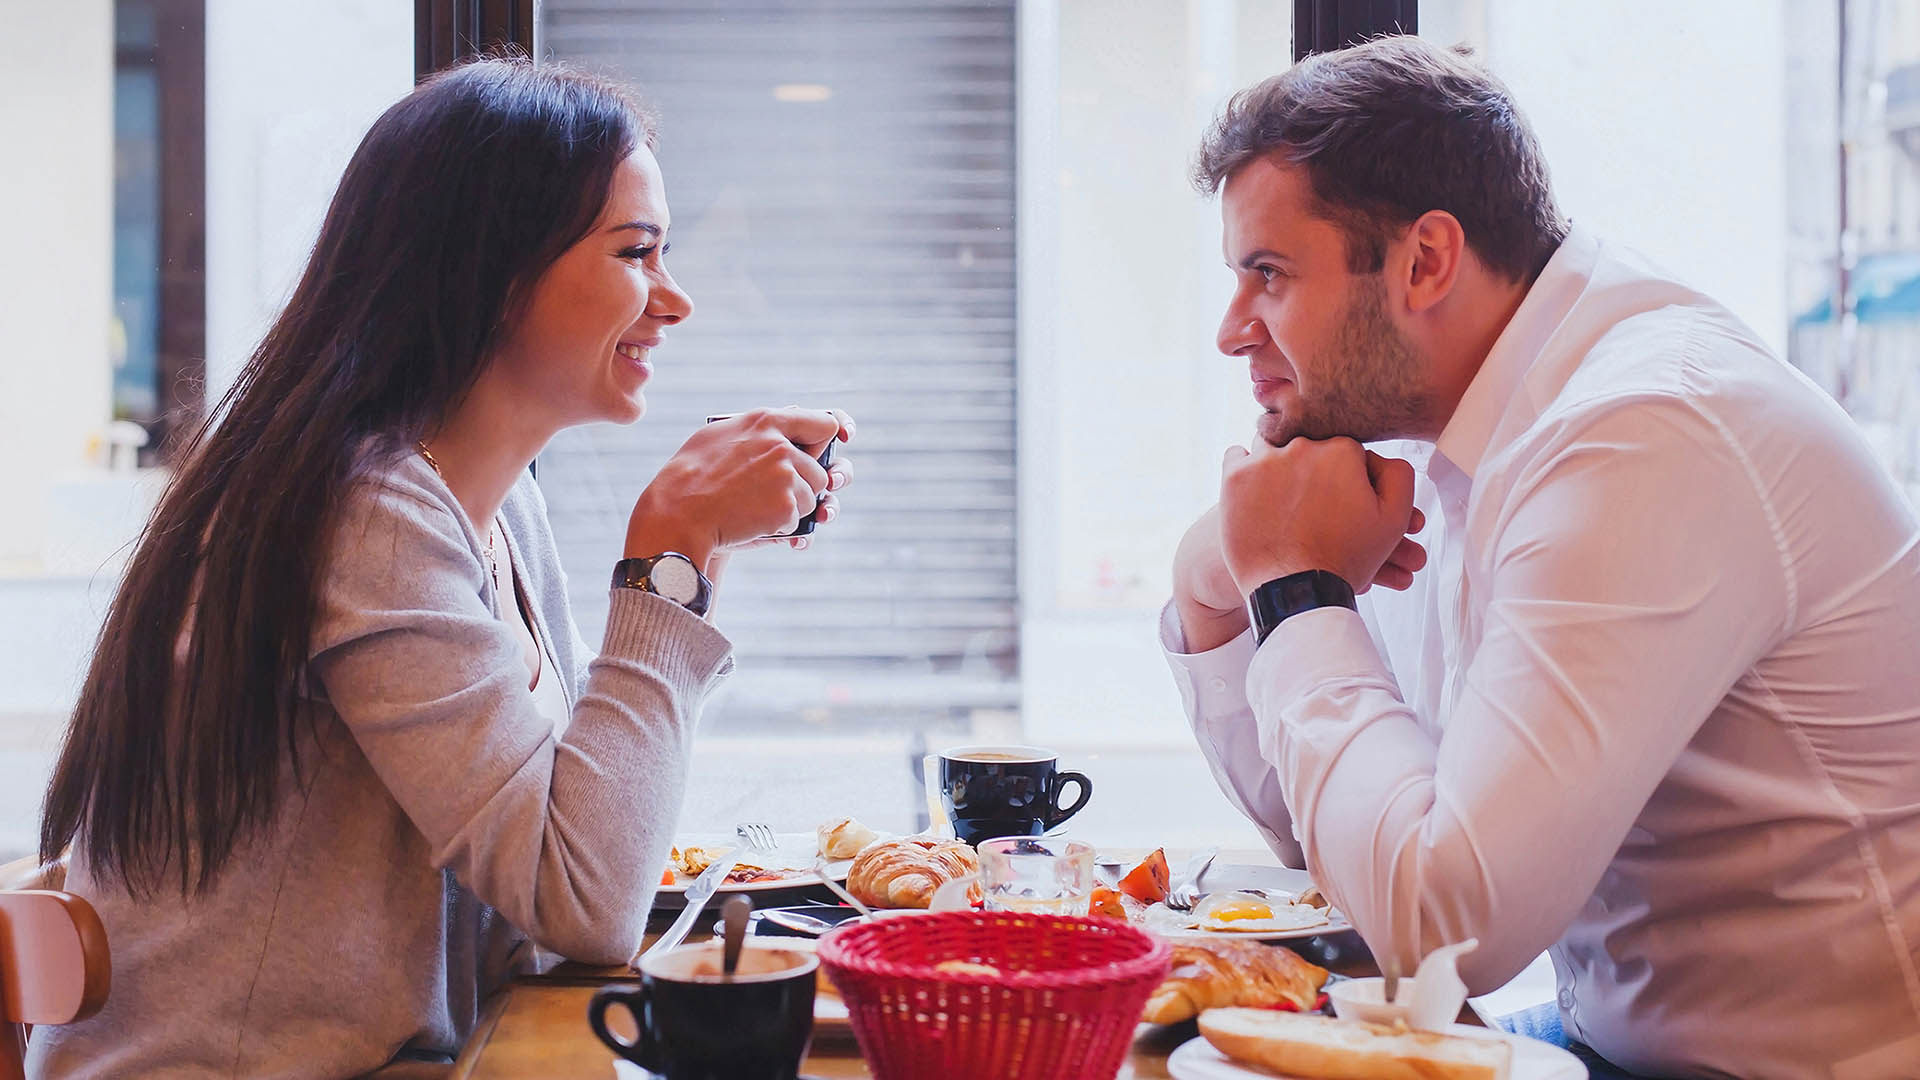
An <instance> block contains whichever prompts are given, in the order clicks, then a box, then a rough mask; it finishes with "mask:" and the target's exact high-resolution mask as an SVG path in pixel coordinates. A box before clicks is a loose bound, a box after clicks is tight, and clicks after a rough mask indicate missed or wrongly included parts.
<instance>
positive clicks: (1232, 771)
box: [1161, 230, 1920, 1080]
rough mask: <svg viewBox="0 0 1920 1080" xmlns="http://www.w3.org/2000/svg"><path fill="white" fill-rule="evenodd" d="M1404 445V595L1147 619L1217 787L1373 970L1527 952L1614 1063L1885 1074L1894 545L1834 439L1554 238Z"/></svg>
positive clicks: (1905, 938)
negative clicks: (1199, 644) (1308, 607)
mask: <svg viewBox="0 0 1920 1080" xmlns="http://www.w3.org/2000/svg"><path fill="white" fill-rule="evenodd" d="M1404 456H1408V457H1409V458H1411V459H1412V460H1413V462H1414V464H1415V466H1416V471H1417V472H1418V473H1419V480H1418V495H1417V501H1418V504H1419V505H1420V506H1421V508H1422V509H1423V510H1424V511H1425V512H1426V515H1427V521H1428V523H1429V524H1428V526H1427V528H1426V531H1425V533H1424V534H1423V535H1422V536H1421V537H1420V539H1421V540H1422V541H1423V542H1425V543H1427V544H1428V545H1429V548H1430V555H1431V557H1432V558H1431V562H1430V564H1429V566H1428V568H1427V569H1426V570H1425V571H1423V572H1422V573H1420V574H1418V575H1416V584H1415V586H1414V587H1413V588H1412V589H1410V590H1408V591H1407V592H1405V593H1392V592H1388V591H1386V590H1380V589H1376V590H1373V591H1372V592H1370V593H1369V594H1367V595H1366V596H1365V597H1363V598H1362V612H1361V613H1360V614H1356V613H1354V612H1350V611H1347V610H1346V609H1344V608H1327V609H1321V610H1317V611H1312V612H1307V613H1304V614H1302V615H1298V616H1295V617H1293V618H1291V619H1288V620H1287V621H1285V622H1283V623H1282V624H1281V625H1280V626H1279V628H1278V629H1276V630H1275V631H1274V633H1273V634H1272V636H1271V637H1269V638H1268V639H1267V641H1266V643H1265V644H1264V645H1263V646H1261V647H1260V648H1259V650H1258V652H1257V653H1256V652H1255V650H1254V646H1253V641H1252V635H1251V633H1248V634H1245V635H1242V636H1241V637H1240V638H1239V639H1238V640H1236V641H1233V642H1230V643H1228V644H1226V645H1223V646H1221V647H1220V648H1218V649H1215V650H1212V651H1211V652H1207V653H1201V654H1193V655H1183V654H1184V652H1185V647H1184V639H1183V637H1182V635H1181V632H1180V627H1179V623H1178V620H1177V618H1176V617H1175V616H1174V614H1173V612H1172V609H1171V607H1169V608H1168V609H1167V611H1166V612H1164V613H1163V615H1162V620H1161V633H1162V638H1163V643H1164V644H1165V645H1166V646H1167V649H1168V659H1169V662H1170V664H1171V665H1172V667H1173V670H1174V674H1175V678H1176V681H1177V682H1179V684H1180V687H1181V692H1182V696H1183V698H1184V700H1185V701H1186V704H1187V706H1188V712H1189V714H1190V716H1191V717H1192V720H1193V724H1194V731H1195V733H1196V735H1197V737H1198V741H1199V744H1200V747H1201V749H1202V752H1203V753H1204V754H1205V755H1206V756H1207V759H1208V761H1209V762H1210V763H1211V765H1212V767H1213V770H1214V775H1215V776H1216V778H1217V779H1218V780H1219V781H1220V783H1221V786H1222V788H1223V789H1224V790H1225V791H1226V793H1227V795H1228V797H1229V799H1231V800H1232V801H1233V802H1234V803H1235V805H1237V806H1238V807H1239V808H1240V809H1241V810H1242V811H1243V812H1245V813H1246V814H1247V815H1248V816H1249V817H1250V818H1252V819H1253V820H1254V821H1255V822H1256V823H1258V824H1259V825H1260V827H1261V828H1262V830H1263V832H1265V834H1266V835H1267V837H1268V839H1269V841H1270V842H1271V843H1272V844H1273V846H1274V849H1275V851H1276V852H1277V853H1279V854H1280V855H1281V856H1282V857H1283V858H1295V859H1297V858H1298V857H1299V856H1300V855H1301V854H1303V853H1304V856H1305V859H1306V863H1307V865H1310V866H1311V867H1312V868H1313V871H1314V876H1315V878H1316V879H1317V880H1318V881H1319V883H1320V885H1321V887H1322V888H1323V889H1324V890H1325V891H1326V893H1327V895H1328V896H1329V897H1331V898H1332V899H1333V901H1334V902H1335V903H1336V904H1337V905H1338V906H1339V907H1340V908H1341V909H1342V910H1344V911H1345V912H1346V913H1347V914H1348V915H1349V917H1351V918H1352V920H1353V922H1354V924H1355V926H1356V927H1357V928H1358V929H1359V930H1360V932H1361V933H1362V934H1363V935H1364V936H1365V938H1366V939H1367V941H1368V942H1369V943H1370V944H1371V945H1372V946H1373V947H1374V949H1375V951H1376V952H1378V953H1380V954H1382V955H1387V954H1393V955H1397V956H1398V957H1399V960H1400V964H1401V967H1402V970H1403V971H1407V972H1411V970H1412V968H1413V966H1414V965H1415V964H1416V962H1417V961H1418V958H1419V957H1420V956H1422V955H1424V954H1425V953H1427V952H1428V951H1430V950H1432V949H1433V948H1435V947H1437V946H1439V945H1443V944H1446V943H1449V942H1456V941H1460V940H1463V939H1465V938H1469V937H1472V938H1478V939H1479V940H1480V947H1479V950H1478V951H1477V952H1476V953H1474V954H1473V955H1471V956H1468V957H1467V958H1465V959H1464V960H1463V961H1462V964H1461V971H1462V974H1463V975H1464V976H1465V978H1466V980H1467V982H1468V984H1469V986H1471V987H1472V988H1473V989H1474V991H1475V992H1476V993H1484V992H1486V991H1488V990H1491V989H1493V988H1494V987H1497V986H1498V985H1500V984H1501V983H1503V982H1504V981H1506V980H1507V979H1508V978H1511V977H1512V976H1513V975H1514V974H1515V973H1517V972H1518V971H1519V970H1520V969H1521V968H1522V967H1523V966H1525V965H1526V964H1527V963H1528V962H1529V961H1530V960H1531V959H1532V958H1533V957H1534V956H1536V955H1538V954H1539V953H1540V952H1541V950H1543V949H1545V950H1547V951H1548V952H1549V953H1550V954H1551V956H1552V959H1553V965H1554V970H1555V972H1556V973H1557V976H1558V981H1559V1003H1560V1008H1561V1013H1562V1018H1563V1021H1564V1023H1565V1025H1566V1028H1567V1031H1568V1034H1569V1035H1570V1036H1572V1037H1574V1038H1577V1039H1579V1040H1581V1041H1582V1042H1585V1043H1587V1044H1589V1045H1591V1046H1592V1047H1594V1048H1595V1049H1596V1050H1598V1051H1599V1052H1600V1053H1601V1054H1603V1055H1604V1056H1605V1057H1607V1058H1608V1059H1609V1060H1611V1061H1613V1062H1614V1063H1615V1064H1618V1065H1620V1066H1623V1067H1625V1068H1628V1069H1631V1070H1634V1071H1636V1072H1644V1073H1650V1074H1655V1075H1662V1076H1714V1077H1717V1076H1738V1077H1744V1078H1770V1080H1771V1078H1793V1077H1834V1078H1837V1080H1856V1078H1866V1077H1920V975H1917V974H1916V951H1915V950H1916V946H1920V525H1917V524H1916V520H1915V515H1914V511H1913V509H1912V507H1911V506H1910V505H1909V504H1908V502H1907V501H1906V499H1905V497H1904V496H1903V495H1901V494H1900V493H1899V491H1898V490H1897V489H1896V488H1895V486H1894V485H1893V483H1892V481H1891V479H1890V478H1889V477H1888V476H1887V475H1886V474H1885V473H1884V471H1883V470H1882V469H1881V467H1880V466H1879V465H1878V464H1877V463H1876V462H1875V461H1874V459H1873V457H1872V455H1871V454H1870V452H1869V451H1868V449H1867V447H1866V445H1865V443H1864V442H1863V440H1862V439H1861V437H1860V435H1859V434H1858V432H1857V431H1856V429H1855V427H1854V425H1853V424H1852V422H1851V421H1850V420H1849V418H1848V417H1847V416H1846V415H1845V413H1843V412H1842V411H1841V410H1840V409H1839V407H1838V406H1836V405H1835V404H1834V403H1833V402H1832V400H1830V399H1829V398H1828V397H1827V396H1826V395H1825V394H1823V393H1821V392H1820V390H1819V389H1818V388H1816V387H1815V386H1813V384H1811V383H1810V382H1808V381H1807V380H1806V379H1805V378H1803V377H1802V376H1801V375H1800V374H1799V373H1798V372H1796V371H1794V370H1793V369H1792V368H1790V367H1788V366H1787V365H1786V364H1784V363H1782V362H1781V361H1780V360H1778V359H1777V358H1775V357H1774V356H1772V355H1770V354H1769V353H1768V352H1767V350H1766V348H1765V347H1764V346H1763V345H1761V344H1760V343H1759V342H1758V340H1757V339H1756V338H1755V337H1754V335H1753V333H1752V331H1751V330H1749V329H1748V328H1747V327H1745V326H1743V325H1742V324H1741V323H1740V322H1739V321H1738V320H1736V319H1735V318H1734V317H1733V316H1732V315H1730V314H1728V313H1727V312H1726V311H1725V310H1724V309H1723V308H1721V307H1720V306H1719V305H1718V304H1715V303H1714V302H1713V301H1712V300H1710V299H1708V298H1707V297H1705V296H1702V295H1700V294H1699V293H1697V292H1694V291H1692V290H1690V289H1688V288H1686V287H1685V286H1682V285H1679V284H1677V283H1675V282H1673V281H1671V280H1670V279H1668V278H1666V277H1664V276H1662V275H1661V274H1659V273H1658V272H1656V271H1654V270H1652V269H1651V268H1649V267H1647V266H1646V265H1644V264H1643V263H1641V262H1639V261H1637V259H1635V258H1634V257H1633V256H1631V255H1629V254H1627V253H1625V252H1623V251H1620V250H1619V249H1615V248H1612V247H1608V246H1605V245H1602V244H1600V243H1599V242H1597V241H1595V240H1594V239H1593V238H1591V237H1589V236H1586V235H1584V234H1582V233H1581V232H1579V231H1578V230H1576V231H1575V233H1574V234H1573V235H1572V236H1571V237H1569V238H1568V240H1567V241H1566V243H1565V244H1564V245H1563V246H1562V247H1561V249H1560V250H1559V252H1558V253H1556V254H1555V256H1554V257H1553V260H1552V261H1551V262H1550V263H1549V264H1548V266H1547V268H1546V270H1545V271H1544V272H1543V273H1542V274H1541V276H1540V278H1539V280H1538V281H1537V282H1536V283H1535V284H1534V286H1533V288H1532V289H1531V290H1530V291H1529V292H1528V294H1527V297H1526V299H1525V301H1524V303H1522V305H1521V307H1520V309H1519V310H1518V312H1517V313H1516V314H1515V315H1514V317H1513V320H1512V321H1511V323H1509V324H1508V326H1507V328H1506V329H1505V331H1504V332H1503V333H1502V334H1501V336H1500V338H1499V341H1498V342H1497V343H1496V344H1495V346H1494V348H1493V350H1492V351H1491V352H1490V353H1489V354H1488V356H1487V359H1486V361H1485V363H1484V364H1483V366H1482V367H1481V369H1480V371H1479V373H1478V374H1477V375H1476V376H1475V378H1474V380H1473V383H1472V385H1471V386H1470V387H1469V388H1468V390H1467V393H1466V395H1465V397H1464V398H1463V399H1462V401H1461V402H1460V406H1459V409H1458V410H1457V411H1456V412H1455V414H1454V415H1453V417H1452V419H1451V420H1450V422H1449V423H1448V424H1447V426H1446V429H1445V430H1444V431H1443V432H1442V433H1441V435H1440V438H1439V440H1438V442H1437V443H1435V444H1432V445H1430V446H1427V445H1417V444H1416V445H1413V446H1412V447H1411V448H1410V449H1409V451H1408V452H1407V453H1406V454H1405V455H1404ZM1289 808H1291V811H1292V813H1291V814H1289ZM1296 841H1297V846H1296ZM1302 849H1304V852H1303V851H1302Z"/></svg>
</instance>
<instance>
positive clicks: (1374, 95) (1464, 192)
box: [1193, 36, 1567, 282]
mask: <svg viewBox="0 0 1920 1080" xmlns="http://www.w3.org/2000/svg"><path fill="white" fill-rule="evenodd" d="M1268 154H1279V155H1281V156H1282V157H1283V158H1284V159H1285V160H1286V161H1288V162H1290V163H1292V164H1295V165H1299V166H1302V167H1304V168H1305V169H1306V171H1307V177H1308V179H1309V180H1310V181H1311V183H1312V185H1313V194H1314V198H1315V201H1316V202H1317V203H1318V204H1319V205H1318V207H1317V211H1318V213H1319V214H1320V216H1322V217H1324V218H1326V219H1327V220H1329V221H1332V222H1333V223H1335V224H1336V225H1339V226H1340V228H1341V230H1342V232H1344V233H1345V235H1346V241H1347V263H1348V267H1349V268H1350V269H1351V270H1352V271H1353V272H1354V273H1375V272H1378V271H1379V270H1380V269H1382V268H1383V267H1384V266H1385V265H1386V250H1387V240H1388V237H1389V235H1390V233H1391V231H1393V230H1397V229H1403V228H1405V227H1406V226H1408V225H1410V224H1412V223H1413V221H1414V219H1416V218H1418V217H1419V216H1420V215H1421V214H1424V213H1426V212H1427V211H1429V210H1445V211H1447V212H1448V213H1450V214H1452V215H1453V216H1454V217H1455V218H1457V219H1459V221H1460V225H1461V227H1462V228H1463V229H1464V230H1465V231H1466V234H1467V246H1468V247H1470V248H1471V249H1472V250H1473V252H1474V254H1476V255H1478V256H1479V257H1480V261H1481V262H1483V263H1485V264H1487V266H1488V267H1490V268H1491V269H1493V270H1494V271H1495V272H1496V273H1499V274H1501V275H1503V276H1504V277H1507V278H1509V279H1511V280H1514V281H1521V282H1530V281H1532V280H1533V279H1534V278H1535V277H1537V276H1538V275H1539V273H1540V270H1541V268H1542V267H1544V266H1546V264H1547V260H1548V259H1550V258H1552V257H1553V253H1554V250H1555V249H1556V248H1558V247H1559V246H1560V242H1561V241H1562V240H1565V239H1566V236H1567V221H1566V218H1564V217H1562V216H1561V214H1560V210H1559V208H1558V207H1557V206H1555V205H1554V201H1553V188H1552V186H1551V185H1550V184H1549V183H1548V180H1547V163H1546V159H1545V158H1544V157H1542V156H1541V153H1540V144H1539V142H1538V141H1537V140H1535V138H1534V136H1533V129H1531V128H1530V127H1528V126H1527V122H1526V120H1525V118H1523V117H1522V116H1521V115H1520V111H1519V110H1518V109H1516V108H1514V106H1513V101H1512V99H1511V98H1509V97H1508V95H1507V88H1506V87H1505V86H1504V85H1502V84H1501V82H1500V80H1499V79H1496V78H1494V77H1493V75H1492V74H1490V73H1488V72H1487V71H1486V70H1485V69H1484V68H1482V67H1480V66H1479V64H1477V63H1475V62H1474V61H1473V59H1472V54H1471V53H1470V52H1469V51H1468V50H1465V49H1457V50H1456V49H1445V48H1441V47H1439V46H1436V45H1433V44H1431V43H1429V42H1426V41H1423V40H1421V39H1420V38H1417V37H1410V36H1395V37H1383V38H1376V39H1374V40H1373V41H1369V42H1367V43H1366V44H1364V45H1356V46H1354V47H1352V48H1348V49H1341V50H1340V51H1338V52H1330V53H1320V54H1318V55H1315V56H1310V57H1308V58H1306V59H1305V60H1302V61H1301V62H1300V63H1298V64H1296V65H1294V66H1293V67H1292V68H1291V69H1289V70H1288V71H1286V72H1285V73H1283V74H1280V75H1276V76H1274V77H1273V78H1271V79H1268V80H1266V81H1265V82H1262V83H1260V84H1259V85H1257V86H1254V87H1251V88H1249V89H1246V90H1242V91H1241V92H1240V93H1238V94H1235V95H1234V96H1233V100H1231V101H1229V102H1228V103H1227V107H1226V110H1225V111H1224V112H1223V113H1222V114H1221V116H1220V118H1219V119H1218V120H1217V121H1215V122H1214V125H1213V127H1212V128H1211V129H1210V130H1209V131H1208V132H1207V135H1206V138H1205V139H1203V140H1202V141H1201V144H1200V153H1199V155H1198V157H1197V159H1196V160H1195V162H1194V169H1193V181H1194V185H1195V186H1196V187H1198V188H1199V189H1200V190H1201V191H1203V192H1205V193H1206V194H1209V195H1211V194H1216V193H1218V192H1219V190H1220V187H1221V185H1223V184H1224V183H1226V181H1227V178H1228V177H1229V176H1232V175H1233V174H1234V173H1235V172H1237V171H1238V170H1239V169H1240V168H1241V167H1243V166H1245V165H1247V164H1249V163H1250V162H1252V161H1254V160H1256V159H1258V158H1262V157H1265V156H1267V155H1268Z"/></svg>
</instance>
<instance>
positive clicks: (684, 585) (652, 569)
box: [613, 551, 713, 619]
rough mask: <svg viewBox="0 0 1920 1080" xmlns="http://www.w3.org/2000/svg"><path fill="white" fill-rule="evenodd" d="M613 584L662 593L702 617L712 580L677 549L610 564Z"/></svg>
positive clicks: (710, 597)
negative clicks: (611, 565)
mask: <svg viewBox="0 0 1920 1080" xmlns="http://www.w3.org/2000/svg"><path fill="white" fill-rule="evenodd" d="M613 587H614V588H616V589H639V590H640V591H642V592H650V593H652V594H653V595H655V596H662V597H665V598H667V599H668V600H671V601H673V602H674V603H676V604H679V605H680V606H681V607H683V608H686V609H687V610H688V611H691V612H693V613H694V614H695V615H698V616H700V617H701V618H703V619H704V618H706V617H707V610H708V609H709V608H711V607H712V606H713V582H711V581H708V580H707V575H705V574H703V573H701V572H700V568H699V567H697V566H695V565H693V560H692V559H689V558H687V557H686V556H685V555H682V554H680V553H679V552H677V551H663V552H661V553H660V554H658V555H649V556H647V557H646V558H643V559H621V560H620V561H619V562H617V563H614V564H613Z"/></svg>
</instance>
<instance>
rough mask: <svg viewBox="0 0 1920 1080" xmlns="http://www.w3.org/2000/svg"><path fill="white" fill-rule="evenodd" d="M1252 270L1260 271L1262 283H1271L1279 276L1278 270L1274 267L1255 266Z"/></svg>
mask: <svg viewBox="0 0 1920 1080" xmlns="http://www.w3.org/2000/svg"><path fill="white" fill-rule="evenodd" d="M1254 269H1255V270H1258V271H1260V278H1261V280H1262V281H1272V280H1273V279H1274V278H1277V277H1279V276H1280V268H1279V267H1276V266H1256V267H1254Z"/></svg>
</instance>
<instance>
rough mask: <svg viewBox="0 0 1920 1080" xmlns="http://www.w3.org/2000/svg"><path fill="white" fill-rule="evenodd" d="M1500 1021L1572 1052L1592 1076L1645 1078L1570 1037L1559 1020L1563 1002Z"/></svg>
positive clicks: (1594, 1079)
mask: <svg viewBox="0 0 1920 1080" xmlns="http://www.w3.org/2000/svg"><path fill="white" fill-rule="evenodd" d="M1497 1023H1498V1024H1499V1025H1500V1026H1501V1027H1503V1028H1505V1029H1507V1030H1508V1031H1511V1032H1513V1033H1514V1034H1515V1035H1525V1036H1526V1037H1527V1038H1529V1039H1539V1040H1540V1041H1541V1042H1544V1043H1552V1044H1553V1045H1554V1046H1558V1047H1560V1048H1561V1049H1563V1050H1566V1051H1567V1052H1569V1053H1571V1054H1572V1055H1573V1056H1574V1057H1577V1058H1579V1059H1580V1063H1581V1064H1582V1065H1585V1066H1586V1067H1587V1075H1588V1077H1590V1078H1591V1080H1646V1078H1644V1077H1640V1076H1637V1075H1635V1074H1633V1073H1630V1072H1628V1071H1626V1070H1625V1069H1622V1068H1619V1067H1617V1066H1615V1065H1612V1064H1609V1063H1608V1062H1607V1059H1606V1058H1603V1057H1601V1056H1600V1055H1599V1054H1596V1053H1594V1052H1593V1048H1592V1047H1590V1046H1587V1045H1586V1044H1584V1043H1579V1042H1575V1041H1573V1040H1572V1039H1569V1038H1567V1032H1566V1029H1565V1028H1564V1027H1562V1026H1561V1024H1560V1006H1559V1005H1556V1004H1555V1003H1553V1002H1551V1001H1549V1002H1547V1003H1546V1004H1544V1005H1535V1006H1534V1007H1533V1008H1531V1009H1522V1010H1520V1011H1519V1012H1517V1013H1508V1014H1507V1015H1505V1016H1502V1017H1500V1018H1499V1020H1498V1021H1497Z"/></svg>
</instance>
